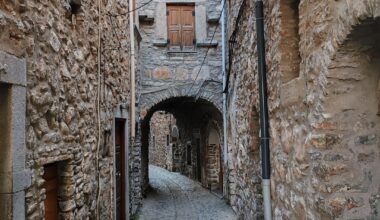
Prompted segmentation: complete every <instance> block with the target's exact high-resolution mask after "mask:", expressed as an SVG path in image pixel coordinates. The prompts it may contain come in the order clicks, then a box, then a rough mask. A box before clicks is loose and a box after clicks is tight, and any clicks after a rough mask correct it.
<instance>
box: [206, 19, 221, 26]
mask: <svg viewBox="0 0 380 220" xmlns="http://www.w3.org/2000/svg"><path fill="white" fill-rule="evenodd" d="M207 23H209V24H214V25H216V24H219V17H208V18H207Z"/></svg>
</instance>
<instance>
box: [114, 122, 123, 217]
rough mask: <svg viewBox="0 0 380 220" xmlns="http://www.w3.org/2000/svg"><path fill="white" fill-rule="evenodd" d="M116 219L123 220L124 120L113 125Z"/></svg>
mask: <svg viewBox="0 0 380 220" xmlns="http://www.w3.org/2000/svg"><path fill="white" fill-rule="evenodd" d="M115 153H116V154H115V157H116V219H117V220H124V219H125V182H124V178H125V171H124V168H125V157H124V153H125V120H116V123H115Z"/></svg>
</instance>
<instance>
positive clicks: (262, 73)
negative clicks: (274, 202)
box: [255, 0, 272, 220]
mask: <svg viewBox="0 0 380 220" xmlns="http://www.w3.org/2000/svg"><path fill="white" fill-rule="evenodd" d="M263 5H264V4H263V1H262V0H258V1H256V2H255V8H256V34H257V53H258V70H259V96H260V134H261V166H262V174H261V175H262V187H263V200H264V201H263V202H264V218H265V219H266V220H271V219H272V207H271V198H270V152H269V115H268V95H267V76H266V66H265V64H266V61H265V38H264V9H263V8H264V7H263Z"/></svg>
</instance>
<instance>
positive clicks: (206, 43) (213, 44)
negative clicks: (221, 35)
mask: <svg viewBox="0 0 380 220" xmlns="http://www.w3.org/2000/svg"><path fill="white" fill-rule="evenodd" d="M217 46H218V41H216V40H213V41H212V42H210V41H208V40H205V41H198V42H197V47H217Z"/></svg>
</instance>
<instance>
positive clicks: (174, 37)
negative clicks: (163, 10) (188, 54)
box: [167, 5, 182, 51]
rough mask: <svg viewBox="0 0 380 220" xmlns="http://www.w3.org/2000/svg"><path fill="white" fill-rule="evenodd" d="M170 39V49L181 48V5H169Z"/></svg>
mask: <svg viewBox="0 0 380 220" xmlns="http://www.w3.org/2000/svg"><path fill="white" fill-rule="evenodd" d="M167 10H168V11H167V13H168V16H167V17H168V41H169V44H168V46H169V50H175V51H177V50H178V51H180V50H181V39H182V37H181V6H177V5H170V6H169V5H168V7H167Z"/></svg>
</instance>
